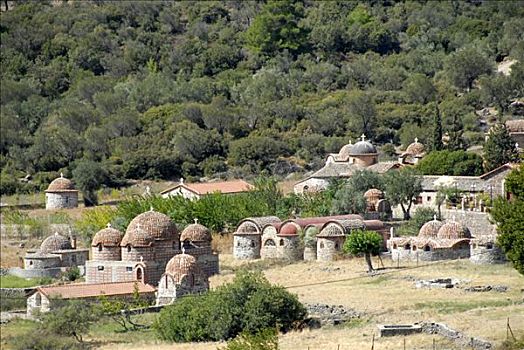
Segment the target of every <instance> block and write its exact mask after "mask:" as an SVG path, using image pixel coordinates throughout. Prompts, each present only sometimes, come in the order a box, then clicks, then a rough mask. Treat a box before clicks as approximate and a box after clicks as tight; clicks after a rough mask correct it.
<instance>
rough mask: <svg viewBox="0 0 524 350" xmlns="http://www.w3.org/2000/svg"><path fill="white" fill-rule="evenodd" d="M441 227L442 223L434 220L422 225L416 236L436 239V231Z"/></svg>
mask: <svg viewBox="0 0 524 350" xmlns="http://www.w3.org/2000/svg"><path fill="white" fill-rule="evenodd" d="M442 225H443V223H442V221H438V220H437V218H434V219H433V220H431V221H428V222H426V223H425V224H424V225H422V227H421V228H420V230H419V231H418V236H419V237H427V238H436V237H437V235H438V231H439V230H440V228H441V227H442Z"/></svg>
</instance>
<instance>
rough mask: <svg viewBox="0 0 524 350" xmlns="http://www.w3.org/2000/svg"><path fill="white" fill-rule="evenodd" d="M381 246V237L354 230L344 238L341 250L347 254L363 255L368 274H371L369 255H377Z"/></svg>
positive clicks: (374, 233) (371, 267)
mask: <svg viewBox="0 0 524 350" xmlns="http://www.w3.org/2000/svg"><path fill="white" fill-rule="evenodd" d="M381 246H382V236H380V235H379V234H378V233H376V232H375V231H368V230H354V231H353V232H351V234H350V235H349V236H348V237H347V238H346V241H345V242H344V247H343V250H344V252H345V253H347V254H352V255H361V254H364V258H365V259H366V264H367V266H368V272H373V271H374V268H373V264H372V262H371V255H372V254H373V255H375V254H379V253H380V247H381Z"/></svg>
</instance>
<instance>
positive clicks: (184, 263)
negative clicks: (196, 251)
mask: <svg viewBox="0 0 524 350" xmlns="http://www.w3.org/2000/svg"><path fill="white" fill-rule="evenodd" d="M200 272H201V271H200V268H199V266H198V264H197V261H196V259H195V258H194V257H193V256H191V255H189V254H177V255H175V256H174V257H172V258H171V260H169V262H168V263H167V265H166V272H165V273H166V274H168V275H171V276H172V277H173V278H174V280H175V282H176V283H178V282H180V281H181V280H182V278H183V277H184V276H187V275H189V274H195V275H196V274H200Z"/></svg>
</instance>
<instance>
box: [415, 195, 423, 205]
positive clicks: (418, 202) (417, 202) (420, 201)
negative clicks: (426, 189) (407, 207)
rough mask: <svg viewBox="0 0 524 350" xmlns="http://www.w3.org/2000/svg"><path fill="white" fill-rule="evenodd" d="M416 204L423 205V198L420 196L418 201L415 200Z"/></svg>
mask: <svg viewBox="0 0 524 350" xmlns="http://www.w3.org/2000/svg"><path fill="white" fill-rule="evenodd" d="M415 203H416V204H422V197H421V196H418V197H417V199H416V200H415Z"/></svg>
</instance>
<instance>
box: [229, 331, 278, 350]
mask: <svg viewBox="0 0 524 350" xmlns="http://www.w3.org/2000/svg"><path fill="white" fill-rule="evenodd" d="M277 349H278V333H277V331H276V330H275V329H273V328H267V329H263V330H261V331H259V332H257V333H256V334H251V333H248V332H242V333H240V334H239V335H237V336H236V337H235V339H233V340H230V341H228V342H227V346H226V347H225V348H220V349H219V350H277Z"/></svg>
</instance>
